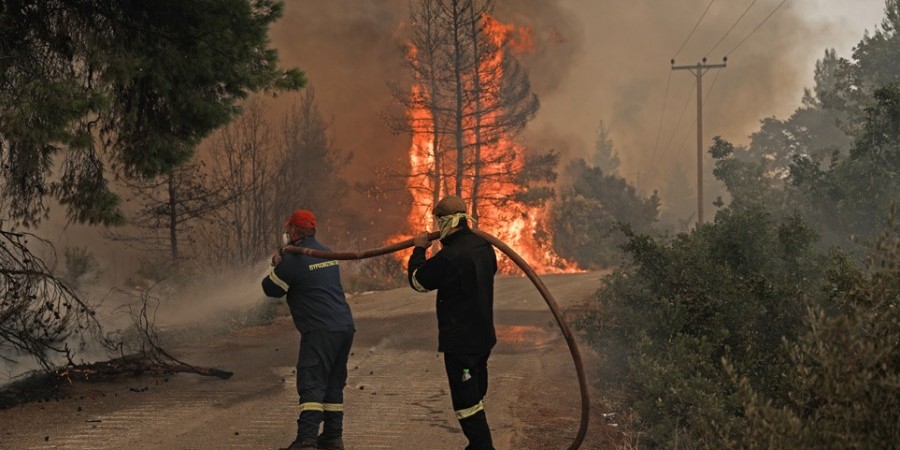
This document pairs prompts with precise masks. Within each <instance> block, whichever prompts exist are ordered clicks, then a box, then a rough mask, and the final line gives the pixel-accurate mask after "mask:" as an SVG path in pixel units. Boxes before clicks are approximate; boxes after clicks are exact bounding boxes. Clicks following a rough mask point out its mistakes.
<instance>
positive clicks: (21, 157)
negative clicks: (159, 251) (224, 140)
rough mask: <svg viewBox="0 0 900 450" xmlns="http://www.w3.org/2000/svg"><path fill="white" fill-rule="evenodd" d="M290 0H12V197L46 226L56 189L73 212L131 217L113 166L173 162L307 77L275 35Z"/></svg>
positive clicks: (4, 109) (19, 215)
mask: <svg viewBox="0 0 900 450" xmlns="http://www.w3.org/2000/svg"><path fill="white" fill-rule="evenodd" d="M282 9H283V3H282V2H280V1H276V0H160V1H155V2H143V1H134V0H126V1H115V2H110V1H98V0H49V1H26V0H3V1H0V159H2V161H3V167H2V172H0V193H2V200H0V207H2V208H3V209H4V211H5V212H6V213H7V215H8V217H9V218H11V219H13V220H15V221H17V222H19V223H22V224H23V225H26V226H28V225H33V224H36V223H37V222H39V221H40V220H41V218H43V217H44V216H45V215H46V213H47V204H46V197H47V196H48V195H53V196H55V197H57V198H58V199H59V200H60V202H61V203H62V204H64V205H65V206H66V207H67V209H68V215H69V217H70V219H72V220H75V221H78V222H86V223H102V224H115V223H119V222H121V221H122V220H123V216H122V214H121V212H120V211H119V209H118V203H119V199H118V197H117V196H116V195H115V194H113V193H112V192H111V191H110V189H109V187H108V185H107V182H106V179H105V173H106V171H107V170H108V169H109V168H114V169H117V170H121V172H122V173H124V174H125V175H126V176H128V177H143V178H150V177H153V176H156V175H159V174H163V173H166V172H168V171H170V170H171V169H172V168H173V167H175V166H177V165H179V164H181V163H183V162H185V161H187V160H188V159H190V157H191V155H192V154H193V151H194V147H195V146H196V145H197V144H198V143H199V142H200V140H201V139H203V138H204V137H206V136H207V135H208V134H209V133H211V132H212V131H213V130H215V129H216V128H218V127H220V126H222V125H224V124H225V123H227V122H228V121H229V120H230V119H231V117H232V116H233V115H234V114H235V113H236V112H237V111H238V102H239V101H240V100H241V99H243V98H245V97H246V96H247V94H248V93H249V92H254V91H259V90H267V89H298V88H300V87H301V86H302V85H303V84H304V77H303V74H302V72H300V71H299V70H296V69H290V70H285V69H281V68H279V67H278V65H277V53H276V51H275V50H274V49H272V48H270V46H269V44H270V43H269V40H268V37H267V31H268V27H269V25H270V24H272V23H273V22H274V21H275V20H276V19H278V18H279V17H280V16H281V14H282ZM61 150H67V151H66V152H65V161H63V163H62V165H61V173H60V175H59V177H58V180H56V181H51V178H50V173H51V168H53V166H54V160H53V157H54V156H56V155H57V154H59V153H60V152H61Z"/></svg>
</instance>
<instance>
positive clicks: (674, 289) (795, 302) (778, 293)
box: [581, 208, 823, 448]
mask: <svg viewBox="0 0 900 450" xmlns="http://www.w3.org/2000/svg"><path fill="white" fill-rule="evenodd" d="M626 234H627V235H628V238H629V241H628V242H627V243H626V244H625V246H624V248H625V250H626V251H627V252H628V253H629V254H630V255H631V257H632V258H633V260H634V263H635V265H634V266H633V267H630V268H624V269H621V270H619V271H617V272H615V273H614V274H613V275H612V276H610V277H609V279H608V280H607V282H606V284H605V285H604V287H603V288H602V289H601V290H600V291H599V292H598V294H597V299H598V308H597V309H595V310H594V311H593V312H592V313H590V314H589V315H588V316H586V318H585V319H584V320H583V321H582V322H581V326H582V329H583V330H584V331H585V332H586V333H587V336H588V339H589V340H590V341H591V342H592V343H593V344H594V345H595V346H596V347H597V348H598V350H599V351H600V353H601V354H603V355H605V358H606V359H605V361H604V362H603V366H602V368H601V379H602V382H603V383H604V386H603V387H602V389H603V391H606V392H612V393H613V394H612V395H611V396H610V400H611V401H612V402H614V404H615V405H616V407H617V408H618V409H619V410H622V411H625V410H629V411H631V416H632V419H633V423H632V425H633V426H634V427H635V428H636V429H637V431H639V432H640V435H641V446H642V447H646V448H660V447H667V446H669V445H671V443H672V442H673V440H674V439H676V436H677V441H678V442H680V444H679V445H686V446H687V447H689V448H690V447H710V448H715V447H717V445H718V444H709V442H710V439H711V438H712V437H715V436H716V435H717V434H718V433H720V432H721V431H722V430H726V431H727V430H739V429H740V428H741V426H742V422H743V420H744V419H743V418H742V415H741V399H740V398H739V397H738V396H737V391H736V388H735V386H734V384H733V383H732V382H731V380H730V379H729V377H728V375H727V373H726V372H725V367H724V366H723V364H722V361H723V360H727V361H730V362H731V364H732V365H733V368H734V370H735V371H737V373H741V374H743V375H744V376H745V377H746V380H747V383H748V384H749V386H751V387H752V388H753V389H755V390H757V391H758V392H762V393H764V394H766V395H768V396H771V397H772V398H783V397H784V391H785V389H786V388H787V385H786V381H787V380H786V379H785V376H784V374H785V373H786V371H787V364H788V358H787V354H786V352H785V351H784V348H783V346H782V344H781V342H782V339H784V338H787V339H794V338H795V337H796V336H797V335H798V333H799V330H800V327H801V326H802V324H803V317H804V311H805V307H806V306H805V303H806V297H807V293H809V292H817V291H818V290H819V286H821V283H822V276H823V275H822V274H823V269H822V258H820V257H818V256H816V254H814V253H813V251H812V244H813V243H814V242H815V236H814V235H813V234H812V232H811V231H810V230H809V229H808V228H807V227H806V226H804V225H803V223H802V222H800V221H799V220H798V219H796V218H788V219H783V220H776V219H775V218H773V217H772V216H771V215H769V214H768V213H767V212H765V211H764V210H762V209H760V208H748V209H744V210H741V211H732V210H723V211H721V212H720V213H719V214H718V215H717V217H716V220H715V222H714V223H712V224H707V225H704V226H702V227H700V228H699V229H698V230H696V231H694V232H693V233H691V234H680V235H678V236H677V237H675V238H674V239H673V240H671V241H660V240H656V239H654V238H651V237H649V236H644V235H637V234H634V233H631V232H627V233H626ZM728 432H731V431H728Z"/></svg>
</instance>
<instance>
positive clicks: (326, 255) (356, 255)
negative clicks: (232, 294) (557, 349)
mask: <svg viewBox="0 0 900 450" xmlns="http://www.w3.org/2000/svg"><path fill="white" fill-rule="evenodd" d="M472 232H473V233H475V234H476V235H478V236H480V237H481V238H483V239H484V240H486V241H488V242H490V243H491V245H493V246H494V247H496V248H498V249H500V251H501V252H503V254H505V255H506V256H507V257H509V259H510V260H512V261H513V262H514V263H516V265H517V266H519V268H520V269H522V271H523V272H525V275H526V276H528V279H529V280H531V283H532V284H534V287H535V288H537V290H538V292H540V293H541V296H542V297H543V298H544V301H545V302H546V303H547V306H548V307H549V308H550V312H551V313H553V318H554V319H556V324H557V325H559V329H560V331H562V334H563V337H565V338H566V344H568V346H569V352H570V353H571V354H572V360H573V361H574V362H575V371H576V373H577V374H578V387H579V389H580V391H581V422H580V424H579V426H578V434H577V435H576V436H575V440H574V441H572V444H571V445H570V446H569V448H568V450H577V449H578V448H579V447H581V444H582V443H583V442H584V437H585V435H586V434H587V428H588V420H589V413H590V398H589V395H588V386H587V379H586V378H585V375H584V364H583V363H582V361H581V353H579V351H578V345H577V344H576V343H575V336H574V335H573V334H572V331H571V330H570V329H569V326H568V325H567V324H566V322H565V321H563V318H562V315H561V314H560V312H559V307H558V306H557V304H556V300H554V299H553V295H552V294H550V291H549V290H548V289H547V286H546V285H544V282H543V281H541V279H540V277H538V275H537V273H536V272H535V271H534V269H532V268H531V266H530V265H528V263H527V262H525V260H524V259H522V257H521V256H519V254H518V253H516V252H515V250H513V249H512V248H510V247H509V246H508V245H506V244H505V243H503V241H501V240H500V239H497V238H496V237H494V236H492V235H490V234H487V233H485V232H483V231H480V230H472ZM439 238H440V233H439V232H437V231H435V232H432V233H429V234H428V241H429V242H431V241H434V240H437V239H439ZM413 245H414V244H413V239H407V240H405V241H401V242H397V243H395V244H391V245H387V246H384V247H379V248H375V249H371V250H364V251H359V252H323V251H319V250H313V249H311V248H305V247H295V246H287V247H285V248H284V251H286V252H290V253H300V254H303V255H307V256H312V257H314V258H322V259H338V260H356V259H366V258H372V257H375V256H381V255H386V254H388V253H394V252H397V251H400V250H403V249H406V248H409V247H412V246H413Z"/></svg>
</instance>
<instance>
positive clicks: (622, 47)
mask: <svg viewBox="0 0 900 450" xmlns="http://www.w3.org/2000/svg"><path fill="white" fill-rule="evenodd" d="M413 3H414V2H413ZM779 3H781V2H780V1H779V0H759V1H757V2H756V3H755V4H754V5H753V6H752V7H751V8H750V9H749V10H748V11H747V13H746V15H745V16H744V17H743V19H742V20H741V21H740V22H737V24H736V25H735V22H736V21H737V19H738V17H739V16H740V15H741V13H742V12H743V11H744V10H745V8H746V7H747V5H749V4H750V2H749V1H736V0H721V1H718V2H713V5H712V7H710V9H709V12H708V13H707V15H706V16H705V17H704V19H703V21H702V22H701V23H700V26H699V27H697V30H696V32H695V33H694V35H693V36H692V37H691V39H690V40H689V41H688V42H687V44H686V45H685V46H684V48H683V49H682V50H681V51H680V52H679V53H678V55H677V57H676V63H677V64H695V63H697V62H699V60H700V59H701V58H702V57H704V56H707V57H708V58H709V62H710V63H718V62H720V61H721V59H722V57H723V56H726V53H727V52H729V50H732V49H733V48H735V47H736V46H737V45H738V44H739V42H740V41H741V40H743V39H744V38H745V37H747V36H748V35H750V33H751V32H752V31H753V29H754V28H755V27H757V26H758V25H760V23H762V22H763V20H764V19H765V18H766V16H768V15H769V14H770V13H772V11H773V10H774V9H775V7H776V6H778V4H779ZM409 4H410V3H409V2H408V1H407V0H384V1H377V2H360V1H352V0H336V1H328V2H321V1H300V0H290V1H288V2H287V4H286V9H285V17H284V18H283V19H282V20H281V21H279V22H278V23H277V24H275V26H274V27H273V30H272V33H271V37H272V40H273V44H274V45H275V46H276V47H277V48H278V50H279V52H280V56H281V60H282V62H283V63H284V64H285V65H288V66H297V67H299V68H301V69H302V70H304V71H305V72H306V73H307V75H308V77H309V80H310V83H311V85H312V86H314V87H315V89H316V94H317V98H318V99H319V103H320V107H321V109H322V112H323V114H324V115H325V116H326V117H330V118H332V127H333V129H332V131H333V133H334V136H335V142H336V144H337V145H338V146H339V147H340V148H342V149H343V150H345V151H352V152H353V153H354V155H355V160H354V163H353V165H352V167H349V168H348V173H349V174H350V175H351V177H354V178H366V177H367V176H369V174H370V173H371V172H372V170H373V168H374V167H376V166H379V165H392V166H397V165H402V164H404V162H403V161H404V160H403V157H404V155H405V153H406V151H407V148H408V144H409V138H408V136H404V135H402V134H401V135H394V134H392V133H391V132H390V130H389V128H388V127H387V126H386V125H385V123H384V121H383V120H382V113H383V112H384V111H385V109H387V108H389V107H390V106H391V103H392V99H391V92H390V89H389V88H388V85H389V84H391V83H396V82H398V81H402V80H403V77H404V74H405V72H404V70H405V69H404V67H403V62H402V51H401V47H400V46H401V43H402V42H403V38H404V27H403V22H404V21H405V20H406V19H407V18H408V16H409ZM707 5H709V1H707V0H682V1H678V2H672V1H659V0H634V1H627V2H625V1H594V0H591V1H589V0H550V1H542V0H515V1H513V0H506V1H498V2H497V3H496V16H497V18H498V19H499V20H501V21H503V22H507V23H516V24H519V25H527V26H529V27H531V28H532V30H533V33H534V37H535V42H536V46H535V49H534V51H533V52H532V53H530V54H526V55H521V56H520V59H521V61H522V63H523V65H524V66H525V67H526V68H527V69H528V71H529V73H530V76H531V81H532V87H533V90H534V91H535V93H536V94H537V95H538V96H539V98H540V100H541V104H542V107H541V110H540V111H539V112H538V115H537V117H536V118H535V119H534V120H533V121H532V122H531V123H530V124H529V125H528V128H527V130H526V132H525V133H524V135H523V139H524V141H525V142H524V143H525V144H526V145H527V146H528V148H529V149H531V150H535V151H545V150H549V149H551V148H552V149H555V150H557V151H560V152H561V153H562V154H563V156H564V158H572V157H582V156H587V155H588V154H589V152H590V151H592V149H593V146H594V141H595V138H596V133H597V128H598V126H599V123H600V121H603V122H604V123H605V124H606V126H607V128H608V129H609V130H610V134H611V137H612V139H613V141H614V143H615V148H616V150H617V152H618V153H619V157H620V159H621V161H622V164H621V167H620V174H622V175H623V176H626V177H628V178H630V179H632V180H635V179H637V178H638V177H639V178H640V180H641V184H642V185H643V186H640V187H641V188H642V189H643V190H644V191H645V192H649V191H650V190H652V189H654V188H658V187H659V186H662V185H664V183H665V180H666V178H667V177H668V174H669V172H670V169H671V167H672V166H673V164H674V163H675V162H680V163H681V164H682V165H684V166H685V167H693V164H694V162H693V161H694V160H695V158H696V126H695V114H696V97H695V94H694V93H693V90H694V86H695V84H696V82H695V78H694V77H693V76H692V75H690V74H689V73H688V72H686V71H676V72H673V71H671V70H670V63H669V60H670V59H671V58H672V57H673V56H676V55H675V53H676V51H677V50H678V48H679V46H680V45H681V43H682V42H684V39H685V37H686V36H687V35H688V33H689V32H690V30H691V28H692V27H693V26H694V24H695V23H697V19H698V18H699V17H700V14H701V13H702V12H703V10H704V9H705V8H706V6H707ZM809 7H810V5H808V4H806V3H804V2H787V3H785V4H784V5H782V6H781V7H780V8H779V9H778V11H777V12H775V13H774V14H773V15H772V16H771V17H770V18H769V19H768V20H767V21H766V22H765V23H764V24H763V25H762V26H760V27H759V28H758V29H757V30H756V31H755V32H753V34H752V35H751V36H750V37H749V38H748V39H747V40H746V41H745V42H744V43H743V44H741V45H740V47H738V48H737V49H736V50H735V51H734V52H733V53H732V54H729V55H727V56H728V57H729V61H728V67H727V68H726V69H724V70H719V71H711V72H709V73H708V74H707V75H706V76H704V78H703V83H704V98H705V100H704V137H705V146H708V143H709V142H711V139H712V136H715V135H721V136H723V137H725V138H726V139H729V140H732V141H734V142H737V143H746V141H747V137H748V136H749V134H750V133H752V132H753V131H754V130H756V129H758V124H759V121H760V120H761V119H763V118H765V117H768V116H773V115H775V116H778V117H781V118H786V117H787V116H788V115H789V114H790V113H791V112H792V111H793V109H795V108H796V107H797V106H798V105H799V102H800V99H801V97H802V95H803V88H804V87H808V85H809V83H810V82H811V81H810V80H811V76H812V74H811V71H812V62H813V61H814V60H815V59H816V58H819V57H821V55H822V54H823V53H824V51H825V49H827V48H830V47H833V46H835V45H836V44H835V43H833V42H831V41H830V40H829V33H830V31H832V30H829V28H827V27H826V26H824V25H822V24H821V22H816V23H817V24H815V25H814V24H813V22H810V21H807V20H804V15H806V14H808V13H809V12H808V11H804V8H809ZM732 26H734V28H733V30H732V31H731V32H730V33H728V34H727V35H726V32H727V31H728V30H729V28H731V27H732ZM723 36H724V37H725V38H724V39H723V40H722V42H721V44H720V45H719V46H718V47H716V48H715V49H714V50H713V51H712V52H709V51H710V50H711V49H712V47H713V45H714V44H715V43H716V42H717V41H719V40H720V39H721V38H722V37H723ZM860 38H861V36H860ZM667 82H668V92H666V91H667V89H666V85H667ZM290 97H291V96H290V95H287V96H284V98H282V99H280V100H278V101H276V102H275V106H273V109H274V110H278V108H279V106H278V104H279V103H280V104H284V102H286V101H289V99H290ZM664 106H665V108H663V107H664ZM682 111H684V113H683V114H682ZM661 116H662V121H660V117H661ZM679 118H680V121H679ZM660 123H661V124H662V126H661V127H660Z"/></svg>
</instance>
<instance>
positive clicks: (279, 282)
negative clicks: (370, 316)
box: [262, 237, 353, 333]
mask: <svg viewBox="0 0 900 450" xmlns="http://www.w3.org/2000/svg"><path fill="white" fill-rule="evenodd" d="M292 245H295V246H300V247H306V248H311V249H315V250H321V251H326V252H329V251H331V250H329V249H328V248H326V247H324V246H323V245H322V244H319V243H318V242H317V241H316V240H315V238H313V237H307V238H304V239H302V240H300V241H298V242H295V243H293V244H292ZM262 287H263V292H265V293H266V295H268V296H269V297H281V296H283V295H285V294H287V304H288V307H289V308H290V310H291V317H292V318H293V319H294V326H296V327H297V330H299V331H300V332H301V333H306V332H308V331H317V330H325V331H351V330H353V315H352V314H351V313H350V306H349V305H347V299H346V297H344V288H343V286H341V272H340V269H339V268H338V262H337V261H336V260H327V259H320V258H313V257H311V256H306V255H301V254H299V253H288V252H286V253H284V254H283V255H282V257H281V262H280V263H278V265H277V266H275V268H274V269H272V272H271V273H270V274H269V276H268V277H266V278H264V279H263V281H262Z"/></svg>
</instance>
